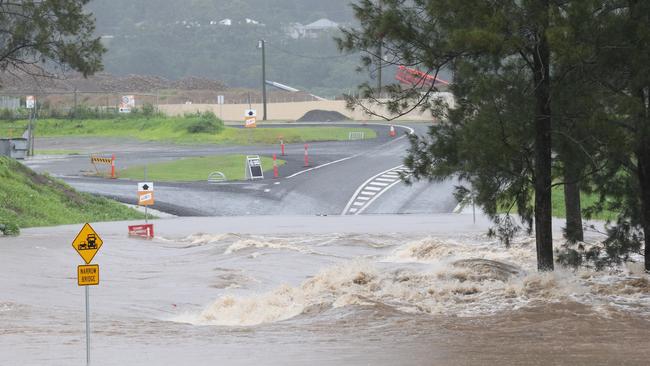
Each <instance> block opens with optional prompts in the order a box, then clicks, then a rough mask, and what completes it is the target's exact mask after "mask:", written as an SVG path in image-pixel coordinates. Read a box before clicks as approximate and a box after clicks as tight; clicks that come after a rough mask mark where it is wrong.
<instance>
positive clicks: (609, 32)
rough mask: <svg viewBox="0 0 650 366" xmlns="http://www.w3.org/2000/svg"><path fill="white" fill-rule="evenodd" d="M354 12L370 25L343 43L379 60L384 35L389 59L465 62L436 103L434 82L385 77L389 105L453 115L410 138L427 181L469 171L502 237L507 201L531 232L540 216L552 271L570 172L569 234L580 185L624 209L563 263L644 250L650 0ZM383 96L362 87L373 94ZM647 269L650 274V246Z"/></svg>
mask: <svg viewBox="0 0 650 366" xmlns="http://www.w3.org/2000/svg"><path fill="white" fill-rule="evenodd" d="M354 11H355V16H356V18H357V19H358V20H359V22H360V26H359V27H358V28H357V29H352V30H346V31H344V33H343V36H342V37H341V38H340V39H339V40H338V44H339V47H340V48H341V49H342V50H361V51H364V52H366V53H367V56H365V57H363V58H362V61H363V62H364V65H365V66H366V67H367V68H369V69H371V68H372V67H374V66H375V63H376V62H375V56H374V53H373V52H374V51H375V50H376V48H377V46H378V44H379V42H378V39H379V38H380V37H381V40H382V43H383V45H384V49H386V50H388V53H389V54H390V57H386V59H389V60H390V59H394V60H398V61H397V62H398V63H400V64H404V65H416V66H417V67H418V68H420V69H421V70H423V71H426V72H429V73H431V74H434V75H435V74H437V73H439V72H440V71H441V70H444V69H445V68H448V69H450V70H452V71H453V73H454V83H453V85H452V86H451V91H452V92H453V93H454V95H455V97H456V107H455V108H454V109H452V110H450V111H447V110H445V109H439V108H437V106H436V105H434V104H433V103H431V102H430V98H428V97H427V94H429V93H430V92H432V91H433V90H434V89H433V88H429V89H428V90H427V88H409V89H403V88H401V87H399V86H389V87H387V88H386V90H387V91H388V92H389V94H390V101H389V102H388V103H385V105H386V106H387V107H388V108H389V110H391V111H393V112H398V113H399V112H407V111H409V110H410V109H412V108H413V105H414V104H415V105H416V106H419V107H420V108H422V109H425V110H427V109H428V110H430V111H431V112H432V114H433V115H434V116H436V117H438V118H439V119H440V120H441V122H440V123H439V124H436V125H434V126H433V127H432V128H431V129H430V131H429V134H428V136H411V149H410V151H409V154H408V156H407V157H406V159H405V164H406V165H407V166H408V167H409V168H410V169H411V170H412V172H413V178H414V179H432V180H438V179H446V178H448V177H450V176H457V177H458V178H460V181H461V184H465V185H467V186H468V187H467V188H466V187H462V186H461V187H459V188H458V191H457V195H458V196H459V197H461V196H463V195H464V194H467V192H469V191H472V192H474V194H473V195H474V199H475V201H476V202H477V203H478V204H480V205H481V206H482V207H483V209H484V211H485V212H486V213H487V214H488V215H489V216H490V217H491V218H492V219H493V220H494V222H495V223H496V224H497V228H496V229H495V230H493V231H492V233H491V234H493V235H497V236H499V237H501V238H502V239H504V238H505V239H504V240H505V241H506V243H507V242H508V238H509V237H510V236H511V235H513V234H514V233H515V232H516V231H517V230H515V229H513V228H514V226H513V223H512V220H511V219H510V217H509V215H506V216H502V212H503V210H504V209H505V212H506V213H510V212H517V213H518V214H519V216H520V217H521V218H522V219H523V221H524V224H525V226H526V227H527V228H528V229H529V230H532V228H533V218H534V219H535V221H534V223H535V228H536V230H537V232H536V238H537V250H538V265H539V267H540V268H541V269H551V268H552V266H553V258H552V242H551V225H552V223H551V220H550V218H551V212H552V182H558V181H560V182H564V184H566V185H567V187H570V188H571V189H567V190H566V192H568V194H567V199H566V202H568V203H569V204H570V206H569V207H568V209H570V210H567V212H570V213H571V220H570V221H571V224H572V225H573V226H574V227H572V228H568V227H567V232H571V233H572V234H571V235H572V236H574V237H573V238H569V239H570V240H573V241H575V238H576V237H578V236H579V235H577V233H578V232H580V231H581V228H580V227H579V224H578V227H577V228H576V227H575V225H576V223H579V222H580V221H581V218H580V217H576V216H579V215H580V210H579V209H578V205H577V203H579V202H580V198H579V197H576V196H578V195H579V194H580V189H582V190H583V191H584V192H585V193H587V194H588V196H589V197H591V198H593V197H597V198H598V199H597V201H596V202H593V204H591V205H590V207H588V208H587V210H586V212H587V213H588V214H589V215H599V214H601V215H602V214H611V213H612V212H613V213H615V215H617V218H616V223H615V224H614V225H612V226H610V227H609V228H608V231H607V235H608V239H607V240H605V241H604V242H603V243H602V245H601V246H596V247H590V248H589V249H584V248H582V247H580V245H581V244H578V249H575V245H572V244H567V246H566V248H565V250H563V251H562V253H561V255H560V258H561V260H562V261H564V262H566V263H574V264H584V263H587V262H590V263H593V264H595V266H596V267H597V268H602V266H604V265H607V264H616V263H620V261H622V260H627V259H629V258H630V254H632V253H637V254H643V251H642V249H641V248H642V247H643V242H645V247H646V252H647V248H648V240H650V76H649V75H650V50H649V49H648V47H650V2H647V1H620V2H618V1H617V2H612V1H609V0H572V1H564V2H549V1H538V2H535V1H530V2H512V1H510V2H508V1H487V0H471V1H464V2H453V1H447V0H414V1H412V2H409V3H408V4H407V3H406V2H403V1H399V0H382V1H379V2H375V1H369V0H362V1H359V2H358V3H357V4H355V5H354ZM604 75H607V77H604ZM375 93H376V90H374V89H373V88H372V87H370V86H369V85H367V84H366V85H363V86H362V87H361V94H362V95H363V96H365V97H368V98H372V97H374V96H375ZM423 94H424V95H425V96H424V97H423ZM349 102H350V103H352V104H359V101H358V100H355V99H353V98H350V99H349ZM469 187H471V189H470V188H469ZM555 204H556V205H557V202H555ZM576 218H577V219H578V220H577V221H576V220H575V219H576ZM608 218H610V217H608ZM576 229H577V230H576ZM541 257H543V260H542V261H540V258H541ZM645 266H646V270H648V271H650V256H649V255H647V254H646V255H645Z"/></svg>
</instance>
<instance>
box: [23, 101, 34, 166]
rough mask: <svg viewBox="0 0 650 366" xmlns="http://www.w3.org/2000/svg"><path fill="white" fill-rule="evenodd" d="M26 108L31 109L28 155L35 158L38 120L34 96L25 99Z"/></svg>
mask: <svg viewBox="0 0 650 366" xmlns="http://www.w3.org/2000/svg"><path fill="white" fill-rule="evenodd" d="M25 108H27V109H30V113H29V124H28V125H27V155H28V156H34V126H33V125H34V120H35V119H36V98H35V97H34V96H33V95H28V96H26V97H25Z"/></svg>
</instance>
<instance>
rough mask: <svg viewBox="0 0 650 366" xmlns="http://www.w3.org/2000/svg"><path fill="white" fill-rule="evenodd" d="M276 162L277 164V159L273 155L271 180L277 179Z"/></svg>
mask: <svg viewBox="0 0 650 366" xmlns="http://www.w3.org/2000/svg"><path fill="white" fill-rule="evenodd" d="M278 175H279V174H278V162H277V157H276V156H275V154H273V178H277V177H278Z"/></svg>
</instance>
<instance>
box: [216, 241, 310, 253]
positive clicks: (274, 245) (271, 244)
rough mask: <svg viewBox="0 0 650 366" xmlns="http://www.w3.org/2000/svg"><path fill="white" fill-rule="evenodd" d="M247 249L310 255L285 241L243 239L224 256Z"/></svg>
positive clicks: (305, 249)
mask: <svg viewBox="0 0 650 366" xmlns="http://www.w3.org/2000/svg"><path fill="white" fill-rule="evenodd" d="M247 249H281V250H293V251H296V252H301V253H310V251H309V250H308V249H307V248H305V247H303V246H300V245H295V244H291V243H290V242H288V241H285V240H279V239H275V240H260V239H243V240H237V241H235V242H234V243H232V244H230V245H229V246H228V248H226V251H225V252H224V254H232V253H235V252H238V251H242V250H247Z"/></svg>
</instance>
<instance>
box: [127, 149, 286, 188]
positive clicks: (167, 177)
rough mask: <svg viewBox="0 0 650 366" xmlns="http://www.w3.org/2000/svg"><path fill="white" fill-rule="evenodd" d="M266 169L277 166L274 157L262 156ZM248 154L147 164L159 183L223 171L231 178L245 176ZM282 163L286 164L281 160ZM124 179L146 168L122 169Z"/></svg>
mask: <svg viewBox="0 0 650 366" xmlns="http://www.w3.org/2000/svg"><path fill="white" fill-rule="evenodd" d="M260 158H261V159H262V167H263V168H264V171H265V172H268V171H270V170H272V169H273V159H272V158H269V157H266V156H261V157H260ZM245 163H246V156H245V155H219V156H206V157H199V158H187V159H180V160H175V161H170V162H164V163H156V164H150V165H147V180H152V181H156V182H191V181H205V180H206V179H208V175H209V174H210V173H212V172H215V171H220V172H222V173H224V174H225V175H226V178H227V179H228V180H242V179H245V175H244V174H245V173H244V166H245ZM277 163H278V166H280V165H283V164H284V163H285V161H284V160H279V159H278V160H277ZM118 175H119V177H120V178H128V179H133V180H142V179H144V167H143V166H136V167H131V168H128V169H124V170H121V171H119V172H118Z"/></svg>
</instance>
